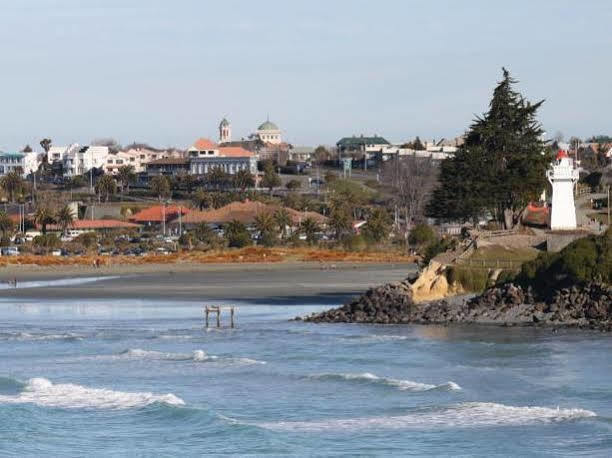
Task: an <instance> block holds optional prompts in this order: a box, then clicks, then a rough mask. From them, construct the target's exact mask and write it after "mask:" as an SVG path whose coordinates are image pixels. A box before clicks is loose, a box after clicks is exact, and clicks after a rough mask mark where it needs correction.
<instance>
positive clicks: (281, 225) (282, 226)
mask: <svg viewBox="0 0 612 458" xmlns="http://www.w3.org/2000/svg"><path fill="white" fill-rule="evenodd" d="M274 221H275V222H276V225H277V226H278V229H279V231H280V234H281V238H283V239H284V238H285V236H286V235H287V226H291V223H292V222H293V221H292V220H291V215H289V212H288V211H287V210H286V209H284V208H279V209H278V210H276V211H275V212H274Z"/></svg>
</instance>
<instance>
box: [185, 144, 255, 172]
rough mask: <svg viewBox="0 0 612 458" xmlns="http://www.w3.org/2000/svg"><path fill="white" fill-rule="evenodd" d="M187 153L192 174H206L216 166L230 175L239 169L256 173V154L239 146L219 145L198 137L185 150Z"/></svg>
mask: <svg viewBox="0 0 612 458" xmlns="http://www.w3.org/2000/svg"><path fill="white" fill-rule="evenodd" d="M187 155H188V158H189V163H190V168H189V170H190V172H191V174H192V175H206V174H207V173H208V172H210V171H211V170H212V169H214V168H216V167H220V168H221V169H222V170H223V171H224V172H226V173H228V174H230V175H234V174H235V173H236V172H238V171H240V170H248V171H249V172H251V174H252V175H256V174H257V156H256V155H255V154H254V153H253V152H251V151H248V150H246V149H244V148H242V147H241V146H220V145H216V144H215V143H214V142H212V141H210V140H209V139H207V138H200V139H198V140H197V141H196V142H195V143H194V144H193V146H191V147H190V148H189V149H188V150H187Z"/></svg>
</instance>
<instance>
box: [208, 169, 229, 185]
mask: <svg viewBox="0 0 612 458" xmlns="http://www.w3.org/2000/svg"><path fill="white" fill-rule="evenodd" d="M206 181H208V182H209V183H210V184H211V185H212V186H213V187H214V188H215V189H221V188H223V187H224V186H225V185H227V183H228V182H229V175H228V174H227V173H226V172H225V170H223V169H222V168H221V167H213V169H212V170H210V171H209V172H208V175H207V176H206Z"/></svg>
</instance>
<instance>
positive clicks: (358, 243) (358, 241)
mask: <svg viewBox="0 0 612 458" xmlns="http://www.w3.org/2000/svg"><path fill="white" fill-rule="evenodd" d="M342 243H343V245H344V248H345V249H346V250H347V251H364V250H365V249H366V248H367V246H368V244H367V242H366V239H365V237H363V236H362V235H349V236H347V237H345V238H344V240H343V242H342Z"/></svg>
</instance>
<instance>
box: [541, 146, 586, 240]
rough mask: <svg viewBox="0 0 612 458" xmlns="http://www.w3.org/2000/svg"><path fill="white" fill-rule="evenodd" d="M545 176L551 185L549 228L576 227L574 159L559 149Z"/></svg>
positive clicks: (575, 172) (575, 174)
mask: <svg viewBox="0 0 612 458" xmlns="http://www.w3.org/2000/svg"><path fill="white" fill-rule="evenodd" d="M546 178H548V181H550V184H551V185H552V209H551V215H550V228H551V229H552V230H553V231H555V230H569V229H576V207H575V205H574V184H575V183H576V181H578V170H577V169H576V168H575V167H574V160H573V159H570V157H569V156H568V155H567V153H566V152H565V151H559V153H558V154H557V158H556V160H555V162H553V163H552V167H551V168H550V169H548V170H547V171H546Z"/></svg>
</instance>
